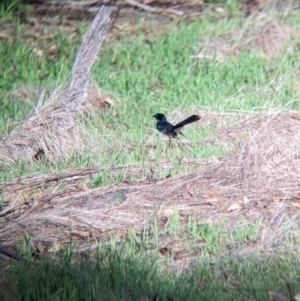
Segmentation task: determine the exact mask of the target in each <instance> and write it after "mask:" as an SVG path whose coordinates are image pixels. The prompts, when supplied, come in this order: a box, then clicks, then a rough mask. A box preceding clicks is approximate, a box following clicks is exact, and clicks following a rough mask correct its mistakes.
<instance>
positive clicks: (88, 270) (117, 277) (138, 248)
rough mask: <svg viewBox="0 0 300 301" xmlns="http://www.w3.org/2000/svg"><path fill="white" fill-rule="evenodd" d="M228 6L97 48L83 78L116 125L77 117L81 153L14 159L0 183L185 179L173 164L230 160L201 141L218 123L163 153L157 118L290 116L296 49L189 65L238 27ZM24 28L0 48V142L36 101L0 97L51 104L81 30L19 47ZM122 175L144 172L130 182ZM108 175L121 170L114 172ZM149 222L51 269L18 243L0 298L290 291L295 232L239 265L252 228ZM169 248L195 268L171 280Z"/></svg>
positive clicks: (232, 296)
mask: <svg viewBox="0 0 300 301" xmlns="http://www.w3.org/2000/svg"><path fill="white" fill-rule="evenodd" d="M226 3H227V5H228V6H227V7H226V9H227V10H231V14H230V15H231V16H235V17H234V18H229V19H221V20H219V21H218V22H217V21H216V19H214V18H212V17H211V16H210V15H209V14H208V15H207V17H206V18H204V19H203V20H202V21H201V22H190V23H188V24H187V23H184V22H181V23H179V24H177V25H176V26H175V25H174V26H173V28H172V29H171V30H170V31H169V32H167V33H166V34H164V35H162V36H161V35H160V36H152V37H150V38H149V37H148V36H146V34H145V33H144V31H143V29H142V27H141V29H140V32H139V33H138V34H137V36H129V35H128V34H126V33H124V34H123V35H121V37H120V39H118V40H117V41H112V42H110V43H106V44H105V45H104V47H103V49H102V51H101V55H100V60H99V62H98V64H97V65H96V66H95V68H94V71H93V80H94V81H96V82H97V83H98V84H99V86H100V87H101V88H102V89H103V90H104V91H106V92H108V93H111V94H112V95H114V98H115V99H116V105H115V109H116V110H117V112H118V115H117V116H114V114H113V109H111V110H108V111H103V112H100V113H99V112H98V113H97V112H90V113H88V115H87V116H86V117H82V119H81V120H78V125H79V127H80V129H81V130H82V134H83V137H84V138H85V143H86V148H85V149H82V150H80V151H78V153H74V154H70V156H69V157H66V158H62V159H61V160H60V161H59V162H54V163H53V164H51V165H49V164H48V163H47V162H43V161H42V162H39V163H37V164H36V165H34V166H29V165H27V164H25V163H22V162H19V163H18V164H17V165H16V166H12V167H11V168H10V169H2V170H1V171H0V181H1V183H3V182H4V181H7V180H10V179H12V178H19V177H22V176H24V175H27V174H31V173H34V172H43V173H47V172H55V173H61V172H63V171H64V170H65V169H67V168H81V167H91V166H94V165H96V164H98V165H99V166H101V167H104V171H103V172H101V173H99V175H97V176H96V177H95V178H94V179H93V180H91V181H90V182H89V183H88V185H89V186H90V187H91V188H95V187H99V186H104V185H108V184H114V183H120V182H122V181H124V180H131V181H152V180H157V179H161V178H165V177H167V176H169V175H171V176H173V175H177V174H181V173H185V172H193V171H196V170H197V168H199V167H198V166H197V165H193V164H190V165H189V166H186V165H184V164H182V160H183V159H184V158H189V159H190V160H191V161H193V160H195V161H196V160H199V159H208V158H211V157H213V156H216V157H217V156H223V155H226V154H228V153H229V152H230V149H225V148H224V147H223V146H220V145H216V144H212V143H205V140H206V139H207V140H209V139H210V138H211V137H213V135H214V134H215V133H216V132H217V131H218V128H217V125H216V124H212V125H210V126H209V127H204V126H203V127H197V128H195V127H193V126H191V127H189V128H187V129H186V130H185V132H184V133H185V135H186V136H187V137H188V140H190V141H191V144H189V145H181V144H178V143H173V144H172V145H171V146H170V147H169V146H168V143H167V142H166V141H164V140H163V139H162V137H161V136H160V135H158V134H156V132H155V121H154V119H153V118H152V117H151V116H152V115H153V114H155V113H158V112H161V113H164V114H166V115H167V116H171V118H170V121H177V119H179V118H180V117H179V116H178V115H177V113H176V112H178V111H179V112H181V111H182V112H187V111H188V112H189V111H190V112H191V113H192V112H193V110H194V109H195V108H196V109H199V108H200V109H203V110H204V111H205V110H211V109H213V110H219V111H220V112H224V111H228V110H234V111H235V110H237V111H249V112H253V111H256V110H263V109H270V108H274V107H285V108H290V109H299V95H298V91H297V89H295V85H297V81H298V77H297V76H295V74H297V73H299V71H298V70H299V66H300V63H299V62H300V60H299V56H300V52H299V44H296V45H295V49H294V52H293V54H289V53H286V52H284V53H283V54H282V55H281V56H279V57H278V58H277V59H273V60H267V59H264V58H262V57H260V56H258V55H256V54H255V53H250V52H247V51H244V52H243V53H242V55H241V56H240V57H238V58H237V57H231V58H229V59H228V60H225V61H224V62H218V61H215V60H199V59H197V58H194V57H193V54H194V53H195V51H196V50H197V44H198V43H199V42H203V41H205V40H206V39H207V38H210V39H212V38H214V37H218V36H220V35H222V34H225V33H227V32H230V31H231V30H233V29H239V28H241V27H243V26H244V25H245V20H243V19H242V18H240V16H236V13H237V11H238V10H237V8H236V7H237V6H236V5H237V4H238V3H237V2H236V1H227V2H226ZM230 5H231V6H230ZM9 13H10V12H9ZM4 14H5V13H4ZM0 16H1V14H0ZM298 21H299V14H298V13H295V15H293V16H291V17H290V18H289V19H288V20H284V22H287V23H288V24H293V25H294V26H295V25H297V24H298ZM24 27H26V25H21V24H17V25H16V28H17V35H16V36H17V38H16V39H15V40H14V41H12V42H10V41H3V40H1V47H0V107H1V116H0V137H5V136H6V135H7V134H9V133H10V132H11V131H12V130H13V129H14V128H15V127H16V125H18V124H19V123H20V122H22V120H24V118H26V116H27V115H28V113H29V112H30V111H31V110H32V109H33V108H34V106H35V105H36V103H37V99H36V97H30V98H29V99H28V100H26V101H24V99H22V98H21V99H14V100H12V99H11V97H10V96H9V95H10V94H9V93H10V92H11V91H12V90H15V89H17V88H18V87H21V86H26V87H38V88H45V89H46V95H49V94H50V93H51V91H52V90H54V89H55V88H56V87H57V86H59V85H64V86H65V85H66V83H67V81H68V80H69V78H70V72H71V68H72V64H73V60H74V57H75V55H76V52H77V49H78V46H79V43H80V36H81V35H82V34H83V32H84V27H83V26H82V27H80V28H79V32H80V34H79V36H78V37H77V38H73V39H72V38H71V37H69V36H66V35H64V34H63V32H60V31H56V32H55V33H54V37H53V39H41V40H37V41H35V42H32V41H28V40H22V35H23V34H24V31H25V28H24ZM51 45H56V46H57V47H58V49H59V55H58V57H57V58H56V59H55V60H54V61H52V60H50V59H49V57H48V56H47V50H48V49H49V48H50V47H51ZM41 50H42V51H43V52H40V51H41ZM150 144H156V148H151V147H149V145H150ZM167 160H168V161H170V162H172V164H173V167H171V168H170V169H165V168H163V167H164V162H165V161H167ZM131 166H134V167H136V168H145V171H144V172H143V173H138V174H135V175H133V174H132V172H131V169H130V168H131ZM112 167H117V168H119V171H118V172H117V173H114V172H112V171H111V168H112ZM152 171H153V172H152ZM153 174H155V176H153ZM0 204H1V203H0ZM241 220H242V219H241ZM159 222H160V221H158V220H157V219H154V220H153V221H152V224H151V225H150V226H149V229H147V230H145V232H143V233H135V232H129V233H128V235H127V237H126V239H125V241H123V242H122V243H121V242H119V241H118V242H117V241H114V240H111V241H110V242H109V246H108V247H104V246H103V245H102V244H100V243H98V248H99V250H98V255H97V257H96V258H93V256H94V254H93V256H91V257H90V255H91V254H89V253H88V254H86V257H87V258H88V259H84V258H82V259H80V260H79V259H78V257H76V256H75V254H73V252H74V250H73V248H76V244H75V245H71V246H70V247H69V248H68V249H67V250H66V251H61V252H57V253H56V254H55V255H57V257H58V258H61V261H60V260H58V259H57V257H55V259H54V255H53V254H48V255H46V256H45V258H43V259H42V260H33V259H32V258H31V255H32V254H31V253H32V252H31V249H30V248H31V243H32V239H33V238H31V237H26V239H24V242H23V245H22V246H20V253H21V254H22V256H23V258H24V262H22V263H18V264H13V266H12V267H8V274H7V277H5V279H4V280H3V281H4V282H3V283H4V286H5V290H2V289H0V292H1V293H2V294H6V293H7V294H8V295H7V296H6V298H11V295H9V294H12V291H9V289H10V288H11V287H12V288H13V293H14V294H15V295H13V296H15V300H142V297H146V296H147V297H148V298H149V300H268V296H267V291H268V290H272V291H278V292H282V293H283V294H284V295H286V296H288V295H289V294H288V292H287V288H286V283H287V282H288V283H289V285H290V286H291V289H292V292H293V294H296V293H298V292H299V291H300V288H299V277H300V262H299V258H298V256H296V255H295V254H294V252H293V249H296V250H297V249H299V241H298V240H299V234H298V232H297V233H296V238H293V240H291V241H290V240H289V239H290V238H289V237H288V235H287V237H286V238H285V241H284V242H283V245H284V246H285V247H286V249H284V248H283V247H282V246H281V245H279V247H278V252H277V253H276V252H273V254H272V255H270V254H262V255H260V256H253V255H249V256H247V255H243V257H241V256H237V255H236V254H239V253H238V251H239V250H242V249H243V248H245V249H247V248H249V246H252V245H254V246H255V244H256V242H257V241H259V238H260V237H259V236H260V231H261V230H262V229H261V227H262V226H261V225H262V220H261V219H258V220H256V221H255V222H254V223H253V224H247V223H246V222H245V221H244V223H242V226H240V227H235V228H234V229H229V228H228V227H226V221H224V224H222V223H220V224H219V225H212V224H211V223H208V222H200V221H198V220H197V219H196V218H195V217H192V216H191V217H190V218H189V220H188V222H187V225H186V226H185V227H182V225H181V221H180V215H179V212H175V213H174V214H173V215H171V216H169V218H168V225H167V226H166V227H165V228H163V229H161V228H160V224H159ZM287 228H288V227H287ZM297 235H298V237H297ZM166 242H171V243H170V245H166ZM106 244H107V241H106ZM176 248H179V249H180V250H183V251H184V252H187V254H188V256H191V257H194V258H197V260H198V262H197V264H195V267H194V268H193V269H190V270H189V271H186V272H183V273H181V274H180V275H178V274H173V271H171V269H169V268H168V265H167V264H168V263H174V260H175V259H174V257H175V255H176ZM253 248H255V247H253ZM163 249H165V250H167V252H166V254H165V255H163V256H162V257H163V259H161V258H160V259H159V258H158V255H157V254H158V253H159V252H161V251H162V250H163ZM287 250H288V251H287ZM256 255H257V254H256ZM162 262H163V264H162ZM2 287H3V286H2ZM155 296H156V299H155ZM4 297H5V296H3V298H4ZM3 298H1V295H0V299H1V300H5V299H3ZM7 300H11V299H7Z"/></svg>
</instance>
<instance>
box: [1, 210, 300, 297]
mask: <svg viewBox="0 0 300 301" xmlns="http://www.w3.org/2000/svg"><path fill="white" fill-rule="evenodd" d="M174 218H175V219H176V216H175V217H174ZM174 225H176V226H175V228H174ZM178 225H179V223H178V222H174V219H173V221H172V218H171V219H170V226H169V228H168V230H167V232H168V233H169V235H173V236H174V238H175V239H176V240H177V241H178V240H179V239H180V237H181V235H182V234H183V233H184V232H185V230H186V233H189V235H190V238H193V237H194V238H195V239H196V240H197V241H198V244H197V246H198V252H199V254H198V256H197V258H198V260H196V261H195V264H194V265H193V267H192V268H189V269H188V270H184V271H183V272H181V273H179V274H178V273H175V272H174V271H172V269H170V268H168V263H169V262H172V257H173V256H175V253H176V251H174V253H173V251H172V249H171V250H170V253H169V254H168V255H164V256H165V257H170V259H167V258H166V259H167V260H166V261H163V262H162V260H161V259H159V258H158V257H157V255H156V254H157V252H155V250H157V249H158V250H161V247H162V246H163V243H164V241H163V240H161V241H160V240H159V239H156V234H158V232H156V233H155V231H156V230H155V225H154V224H153V233H152V234H149V231H146V232H144V234H140V235H139V234H137V233H135V232H129V233H128V235H127V237H126V239H125V240H123V242H122V243H120V242H117V241H115V240H114V239H111V241H110V243H109V244H107V246H106V247H105V246H104V245H103V244H101V243H99V242H97V246H98V248H97V253H96V255H95V252H91V253H89V252H87V253H86V254H81V256H80V255H78V254H76V253H75V250H76V244H72V245H71V246H70V247H68V248H67V249H65V250H60V251H57V252H56V256H55V257H54V254H50V253H49V254H44V255H42V257H41V258H40V259H39V260H37V259H33V258H31V256H30V253H31V251H30V250H31V244H32V238H30V237H27V236H26V238H24V243H23V245H22V247H21V251H22V252H21V254H23V258H24V259H23V261H22V262H18V263H13V264H12V265H11V264H10V265H9V266H7V269H6V277H5V278H4V279H2V280H0V288H1V289H0V297H1V300H12V299H10V298H12V296H14V297H15V298H16V299H15V300H31V301H34V300H53V299H54V300H142V298H146V297H148V298H149V299H150V300H268V296H267V292H268V291H275V292H281V293H282V294H284V295H286V296H289V291H288V288H287V283H288V285H289V286H290V288H291V291H292V294H293V295H295V294H296V293H298V292H299V289H300V287H299V277H300V261H299V256H297V254H296V252H295V253H294V252H290V253H288V254H287V253H286V252H284V249H283V248H281V247H278V249H277V252H276V253H274V254H273V255H270V254H269V255H267V254H264V255H260V256H257V255H247V254H243V255H238V254H239V253H237V252H236V251H235V249H234V250H233V251H230V250H229V251H228V250H227V252H220V249H222V248H224V246H225V245H224V246H223V247H222V244H223V242H222V240H224V237H225V236H224V235H223V236H222V235H221V233H222V232H224V227H220V226H212V225H209V224H206V223H204V224H198V223H196V222H195V219H193V220H192V221H191V224H188V225H187V226H186V229H184V228H182V227H178ZM170 230H171V231H170ZM174 230H176V234H175V233H174ZM255 232H256V231H254V232H253V233H252V234H253V235H252V234H251V235H250V236H253V237H254V236H256V233H255ZM170 233H171V234H170ZM239 233H240V237H242V239H241V240H240V241H235V243H238V244H239V245H241V244H245V243H247V242H251V241H252V239H253V237H252V238H250V236H249V229H248V226H247V225H246V226H245V227H242V228H240V229H239ZM245 238H246V239H245ZM246 241H247V242H246ZM204 243H205V244H204ZM295 243H296V244H298V242H296V241H295V240H293V244H294V246H295V245H296V244H295ZM190 245H191V244H190ZM195 246H196V245H195ZM174 249H175V250H176V248H174ZM189 252H190V253H192V252H195V250H192V249H190V250H189ZM183 260H184V259H183ZM1 294H2V295H1ZM155 296H156V299H155Z"/></svg>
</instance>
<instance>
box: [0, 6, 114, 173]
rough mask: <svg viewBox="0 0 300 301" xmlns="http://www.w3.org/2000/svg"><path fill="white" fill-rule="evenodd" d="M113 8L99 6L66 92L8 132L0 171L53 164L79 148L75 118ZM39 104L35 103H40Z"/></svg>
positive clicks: (1, 148)
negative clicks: (36, 163)
mask: <svg viewBox="0 0 300 301" xmlns="http://www.w3.org/2000/svg"><path fill="white" fill-rule="evenodd" d="M114 11H115V8H114V7H104V6H102V7H101V8H100V10H99V12H98V14H97V15H96V16H95V18H94V20H93V22H92V24H91V26H90V28H89V30H88V31H87V33H86V35H85V36H84V38H83V42H82V45H81V47H80V49H79V52H78V54H77V57H76V60H75V63H74V65H73V70H72V78H71V81H70V85H69V88H68V89H67V91H62V92H59V91H55V92H54V93H53V94H52V95H51V96H50V98H49V99H48V101H47V102H46V103H45V104H44V105H40V106H39V105H38V107H37V108H35V111H34V112H33V113H32V114H31V115H30V116H29V117H28V118H27V119H26V120H25V121H24V123H23V124H22V125H21V127H20V128H17V129H15V130H14V131H13V132H11V133H10V134H9V135H8V136H7V137H6V138H5V139H4V140H2V141H1V145H0V168H1V166H2V168H5V167H7V166H10V165H12V164H16V163H17V162H19V161H26V162H29V163H33V162H34V161H36V160H38V159H40V158H41V157H44V156H46V158H47V160H49V161H50V162H51V161H55V160H56V159H57V158H60V157H61V156H65V157H68V154H71V153H72V152H73V151H74V150H76V149H78V148H79V147H80V146H81V145H82V141H81V138H80V135H79V134H78V132H77V128H76V126H75V117H76V116H77V114H78V113H79V111H80V110H81V108H82V106H81V105H82V103H83V101H84V100H85V98H86V95H87V87H88V84H89V81H90V74H91V70H92V67H93V65H94V64H95V62H96V60H97V55H98V53H99V50H100V48H101V45H102V42H103V40H104V38H105V36H106V33H107V30H108V28H109V26H110V25H111V24H112V22H113V20H114V19H115V16H113V15H112V13H113V12H114ZM41 102H42V101H39V103H41Z"/></svg>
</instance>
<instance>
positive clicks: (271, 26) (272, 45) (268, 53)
mask: <svg viewBox="0 0 300 301" xmlns="http://www.w3.org/2000/svg"><path fill="white" fill-rule="evenodd" d="M292 33H293V32H292V30H291V28H289V27H287V26H284V25H282V24H281V22H280V21H279V20H277V19H272V20H268V19H266V18H265V17H264V16H260V15H253V16H251V17H249V19H248V20H247V23H246V25H245V26H243V28H242V29H239V30H234V31H231V32H229V33H227V34H225V35H222V36H220V37H217V38H216V39H213V40H209V41H207V42H206V43H202V44H201V45H200V47H199V50H198V51H197V54H196V55H195V57H198V58H201V59H203V58H205V59H216V60H218V61H224V60H225V59H227V58H228V57H230V56H233V55H234V56H236V55H239V54H240V53H241V51H243V50H248V51H250V52H252V53H257V54H260V55H262V56H264V57H267V58H270V59H272V58H274V57H277V56H278V55H280V53H281V52H282V50H283V49H285V48H287V49H288V51H289V52H292V51H293V50H292V45H293V40H292Z"/></svg>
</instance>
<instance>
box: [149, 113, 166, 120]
mask: <svg viewBox="0 0 300 301" xmlns="http://www.w3.org/2000/svg"><path fill="white" fill-rule="evenodd" d="M152 117H154V118H155V119H156V120H157V121H166V120H167V118H166V116H165V115H164V114H161V113H157V114H155V115H153V116H152Z"/></svg>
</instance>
